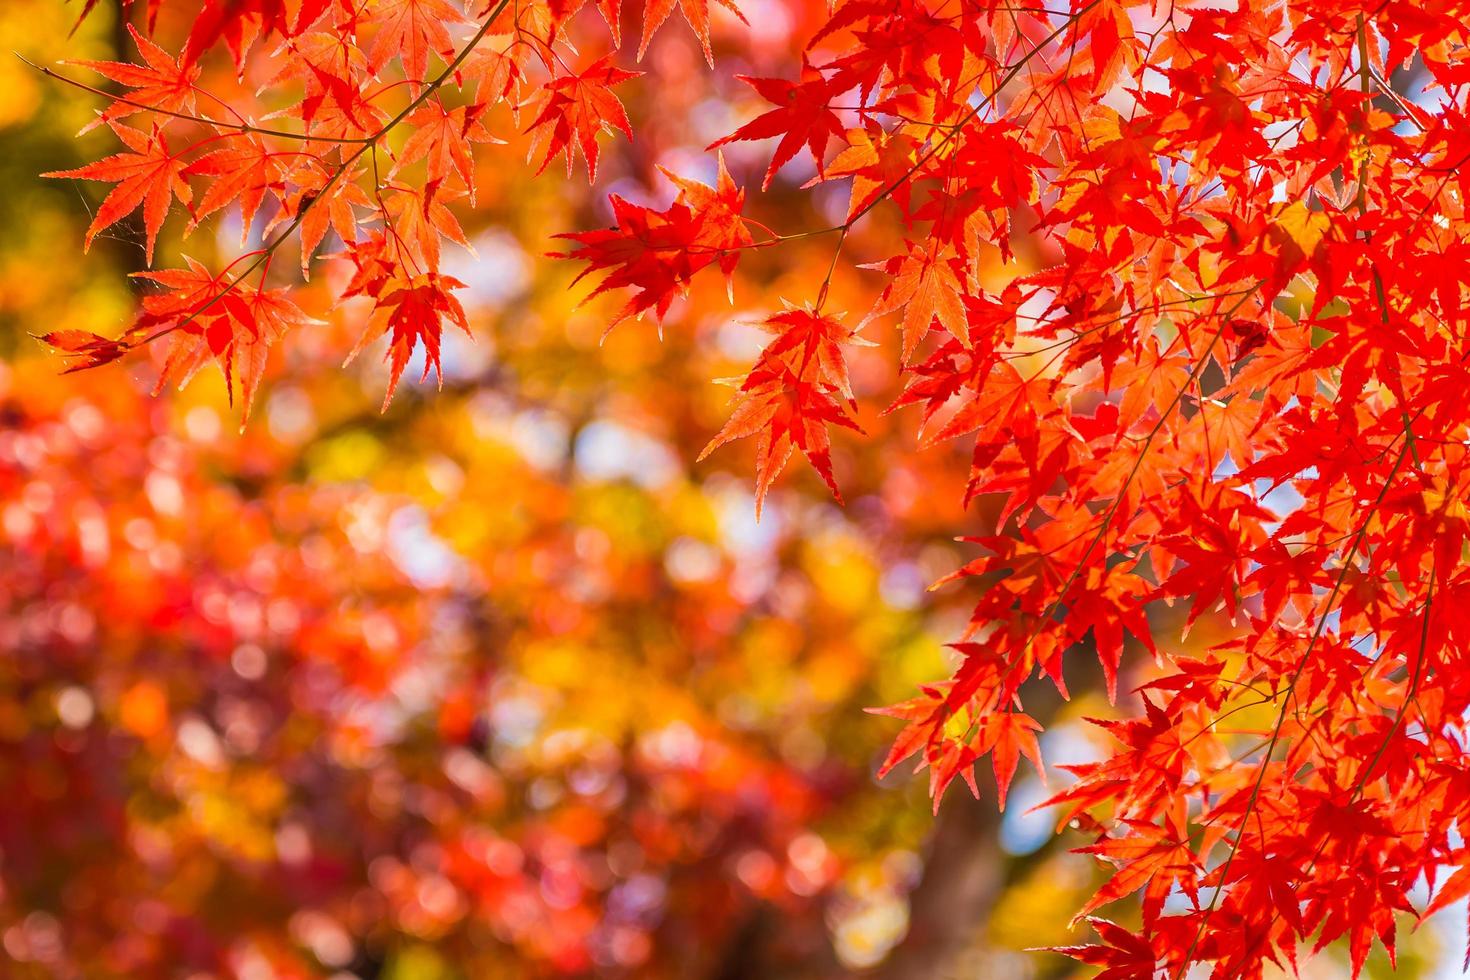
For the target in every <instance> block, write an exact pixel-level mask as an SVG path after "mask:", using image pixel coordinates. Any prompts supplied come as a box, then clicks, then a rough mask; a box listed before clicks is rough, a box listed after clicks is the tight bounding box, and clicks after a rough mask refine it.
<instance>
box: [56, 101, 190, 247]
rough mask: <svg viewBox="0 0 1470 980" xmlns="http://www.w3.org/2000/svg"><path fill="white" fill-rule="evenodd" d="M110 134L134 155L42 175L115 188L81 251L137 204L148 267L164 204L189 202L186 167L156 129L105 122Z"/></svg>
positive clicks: (126, 154) (114, 155) (104, 201)
mask: <svg viewBox="0 0 1470 980" xmlns="http://www.w3.org/2000/svg"><path fill="white" fill-rule="evenodd" d="M108 125H109V126H111V127H112V131H113V132H115V133H116V134H117V135H118V138H119V139H121V140H122V141H123V142H124V143H126V144H127V145H128V147H129V148H130V149H132V150H133V151H134V152H132V153H115V154H113V155H112V156H110V157H107V158H105V159H102V160H98V161H97V162H96V163H89V164H87V165H86V166H85V167H79V168H77V169H76V170H59V171H54V172H52V173H47V174H42V176H43V177H69V178H72V179H74V180H105V181H110V182H114V183H116V184H117V186H116V187H114V188H113V189H112V190H111V191H110V192H109V193H108V195H107V197H106V198H104V199H103V201H102V204H101V206H99V207H98V208H97V214H96V215H95V216H93V218H92V224H91V225H90V226H89V227H88V228H87V238H86V244H85V246H84V248H87V249H90V248H91V247H92V240H93V239H94V238H96V237H97V234H98V233H99V232H101V231H104V230H106V229H108V228H111V227H112V226H113V225H115V224H117V223H118V222H119V221H121V220H122V219H123V218H125V217H127V216H128V215H130V214H132V213H133V212H134V211H136V210H137V209H138V207H139V206H140V205H141V206H142V208H143V228H144V230H145V232H146V233H147V236H148V237H147V245H146V249H145V252H146V256H147V262H148V264H149V265H152V264H153V243H154V242H155V241H156V240H157V238H158V230H159V229H160V228H162V227H163V219H164V218H165V217H167V215H168V209H169V205H170V204H172V203H173V199H174V198H175V197H177V198H178V199H179V200H180V201H183V202H184V203H185V204H189V203H191V202H192V200H193V194H192V193H191V192H190V190H189V185H188V184H187V183H186V182H185V181H184V177H183V175H184V171H185V168H186V167H187V164H186V163H185V161H184V159H183V157H182V156H177V155H175V154H174V153H173V151H171V150H170V149H169V147H168V143H167V142H165V141H164V138H163V133H162V131H161V130H160V129H159V127H158V126H157V125H155V126H154V127H153V132H152V133H143V132H140V131H139V130H136V129H133V128H132V127H130V126H125V125H123V124H122V123H120V122H117V121H115V120H114V121H110V122H109V123H108Z"/></svg>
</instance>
